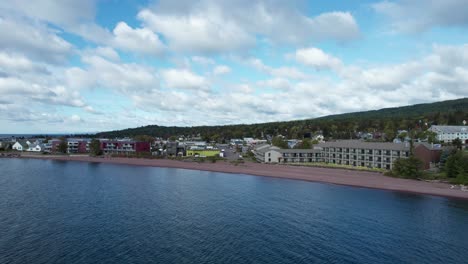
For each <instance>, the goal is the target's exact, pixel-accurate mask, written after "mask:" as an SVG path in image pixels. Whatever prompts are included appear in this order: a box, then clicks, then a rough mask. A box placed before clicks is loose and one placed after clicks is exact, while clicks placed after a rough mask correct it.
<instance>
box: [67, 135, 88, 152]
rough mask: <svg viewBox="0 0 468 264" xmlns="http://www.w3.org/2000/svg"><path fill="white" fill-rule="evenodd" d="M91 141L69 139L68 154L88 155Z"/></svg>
mask: <svg viewBox="0 0 468 264" xmlns="http://www.w3.org/2000/svg"><path fill="white" fill-rule="evenodd" d="M90 143H91V139H82V138H69V139H67V145H68V153H88V152H89V144H90Z"/></svg>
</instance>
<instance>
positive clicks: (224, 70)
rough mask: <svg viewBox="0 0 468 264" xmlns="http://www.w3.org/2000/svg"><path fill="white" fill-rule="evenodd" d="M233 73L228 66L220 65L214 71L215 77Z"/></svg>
mask: <svg viewBox="0 0 468 264" xmlns="http://www.w3.org/2000/svg"><path fill="white" fill-rule="evenodd" d="M230 72H231V68H229V67H228V66H226V65H218V66H216V67H215V68H214V69H213V73H214V74H215V75H223V74H228V73H230Z"/></svg>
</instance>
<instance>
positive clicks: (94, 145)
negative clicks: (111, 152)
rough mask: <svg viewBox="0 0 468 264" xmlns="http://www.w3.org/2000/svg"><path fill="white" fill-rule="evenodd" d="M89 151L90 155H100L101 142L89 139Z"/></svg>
mask: <svg viewBox="0 0 468 264" xmlns="http://www.w3.org/2000/svg"><path fill="white" fill-rule="evenodd" d="M89 152H90V154H91V156H99V155H102V150H101V142H100V141H99V140H97V139H93V140H91V142H90V143H89Z"/></svg>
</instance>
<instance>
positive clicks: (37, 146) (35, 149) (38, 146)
mask: <svg viewBox="0 0 468 264" xmlns="http://www.w3.org/2000/svg"><path fill="white" fill-rule="evenodd" d="M26 151H31V152H41V151H44V145H43V144H31V145H29V147H28V148H27V150H26Z"/></svg>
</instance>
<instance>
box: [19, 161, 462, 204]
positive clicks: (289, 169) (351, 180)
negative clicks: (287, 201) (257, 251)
mask: <svg viewBox="0 0 468 264" xmlns="http://www.w3.org/2000/svg"><path fill="white" fill-rule="evenodd" d="M21 158H35V159H49V160H63V161H79V162H98V163H112V164H125V165H135V166H151V167H165V168H178V169H189V170H201V171H213V172H224V173H232V174H248V175H256V176H266V177H275V178H285V179H294V180H303V181H311V182H323V183H331V184H339V185H347V186H354V187H364V188H373V189H382V190H390V191H400V192H408V193H417V194H427V195H436V196H444V197H451V198H459V199H468V192H467V191H462V190H460V188H453V189H452V188H451V185H450V184H446V183H435V182H425V181H417V180H409V179H399V178H392V177H388V176H384V175H383V174H381V173H377V172H365V171H357V170H346V169H335V168H317V167H301V166H287V165H273V164H260V163H253V162H245V163H242V164H238V165H234V164H232V163H229V162H224V161H218V162H216V163H211V162H209V161H205V162H203V163H197V162H184V161H178V160H170V159H137V158H109V157H105V158H104V157H88V156H84V155H76V156H53V155H22V156H21Z"/></svg>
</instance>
